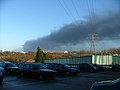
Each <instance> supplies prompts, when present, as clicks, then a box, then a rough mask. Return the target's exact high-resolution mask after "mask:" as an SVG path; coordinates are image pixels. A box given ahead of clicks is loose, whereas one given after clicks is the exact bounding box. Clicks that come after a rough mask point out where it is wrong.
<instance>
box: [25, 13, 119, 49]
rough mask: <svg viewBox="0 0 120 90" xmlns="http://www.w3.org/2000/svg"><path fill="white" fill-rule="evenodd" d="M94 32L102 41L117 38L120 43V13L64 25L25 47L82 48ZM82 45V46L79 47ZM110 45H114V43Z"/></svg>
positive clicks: (28, 42)
mask: <svg viewBox="0 0 120 90" xmlns="http://www.w3.org/2000/svg"><path fill="white" fill-rule="evenodd" d="M92 33H95V34H97V35H98V37H99V41H101V42H102V41H104V40H106V42H107V41H109V40H110V42H112V41H115V40H117V41H118V43H117V45H120V42H119V39H120V13H117V14H112V15H110V16H106V17H99V16H95V17H91V18H88V19H86V20H84V21H80V22H79V23H78V22H77V23H71V24H67V25H64V26H63V27H62V28H60V29H59V30H56V31H54V32H52V33H51V34H50V35H48V36H45V37H43V38H38V39H36V40H30V41H26V42H25V44H24V45H23V49H24V51H36V48H37V47H38V46H39V47H41V48H42V49H43V50H78V48H79V50H80V48H83V49H84V48H86V47H88V45H87V44H88V41H87V39H86V38H87V37H88V34H92ZM116 37H117V38H116ZM118 37H119V38H118ZM80 45H82V47H79V46H80ZM101 45H102V44H101ZM106 45H107V44H106ZM113 45H114V44H113ZM109 46H112V43H111V45H109ZM112 47H113V46H112ZM118 47H119V46H118Z"/></svg>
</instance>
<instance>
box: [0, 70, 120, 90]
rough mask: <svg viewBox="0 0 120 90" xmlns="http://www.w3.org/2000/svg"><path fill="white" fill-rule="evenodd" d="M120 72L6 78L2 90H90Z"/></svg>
mask: <svg viewBox="0 0 120 90" xmlns="http://www.w3.org/2000/svg"><path fill="white" fill-rule="evenodd" d="M119 76H120V72H108V71H107V72H98V73H79V74H78V75H77V76H73V77H69V76H58V77H56V78H55V80H43V81H41V80H38V79H35V78H34V79H31V78H23V77H20V76H12V75H9V76H5V77H4V81H3V85H2V86H0V90H23V89H24V90H25V89H28V90H90V86H91V85H92V83H94V82H96V81H101V80H113V79H116V78H119Z"/></svg>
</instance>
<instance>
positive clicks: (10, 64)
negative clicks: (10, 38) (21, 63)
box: [6, 63, 16, 67]
mask: <svg viewBox="0 0 120 90" xmlns="http://www.w3.org/2000/svg"><path fill="white" fill-rule="evenodd" d="M6 67H16V66H15V65H14V64H13V63H6Z"/></svg>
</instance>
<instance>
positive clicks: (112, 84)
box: [90, 78, 120, 90]
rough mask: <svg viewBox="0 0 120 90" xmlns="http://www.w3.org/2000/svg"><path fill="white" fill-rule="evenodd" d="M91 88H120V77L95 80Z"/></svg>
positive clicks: (108, 89) (117, 89) (110, 89)
mask: <svg viewBox="0 0 120 90" xmlns="http://www.w3.org/2000/svg"><path fill="white" fill-rule="evenodd" d="M90 90H120V78H118V79H116V80H109V81H101V82H95V83H94V84H92V86H91V88H90Z"/></svg>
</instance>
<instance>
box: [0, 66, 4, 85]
mask: <svg viewBox="0 0 120 90" xmlns="http://www.w3.org/2000/svg"><path fill="white" fill-rule="evenodd" d="M3 77H4V72H3V68H2V67H0V84H2V82H3Z"/></svg>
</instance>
